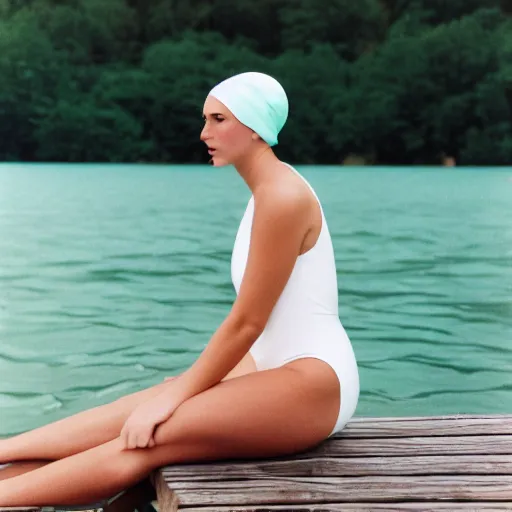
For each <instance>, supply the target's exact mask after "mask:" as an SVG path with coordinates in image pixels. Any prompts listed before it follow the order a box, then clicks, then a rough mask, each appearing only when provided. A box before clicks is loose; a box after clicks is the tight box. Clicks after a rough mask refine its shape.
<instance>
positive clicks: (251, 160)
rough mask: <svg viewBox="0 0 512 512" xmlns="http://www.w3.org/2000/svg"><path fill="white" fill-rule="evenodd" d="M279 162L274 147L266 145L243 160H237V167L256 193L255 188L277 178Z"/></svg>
mask: <svg viewBox="0 0 512 512" xmlns="http://www.w3.org/2000/svg"><path fill="white" fill-rule="evenodd" d="M279 163H280V160H279V159H278V158H277V157H276V155H275V154H274V152H273V151H272V148H271V147H270V146H265V147H262V148H258V149H257V150H256V151H254V152H253V153H251V154H249V155H247V156H246V157H245V159H244V160H243V161H240V162H237V163H236V164H235V168H236V170H237V171H238V174H240V176H241V177H242V178H243V180H244V181H245V182H246V183H247V186H248V187H249V188H250V189H251V192H252V193H253V195H254V192H255V190H256V189H257V188H258V187H259V186H261V185H262V184H263V183H268V182H272V181H274V180H275V179H276V176H277V171H276V169H277V168H278V167H279Z"/></svg>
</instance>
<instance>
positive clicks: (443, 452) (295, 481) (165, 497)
mask: <svg viewBox="0 0 512 512" xmlns="http://www.w3.org/2000/svg"><path fill="white" fill-rule="evenodd" d="M151 479H152V481H153V483H154V485H155V488H156V496H157V499H158V505H156V507H157V509H158V511H159V512H174V511H178V510H179V511H184V512H185V511H186V512H213V511H216V512H217V511H218V512H228V511H229V512H256V511H258V512H263V511H274V510H276V511H277V510H279V511H282V512H285V511H290V512H291V511H301V512H308V511H314V512H327V511H340V512H341V511H343V512H349V511H351V512H361V511H368V512H372V511H376V512H383V511H419V510H422V511H436V512H437V511H444V512H448V511H450V512H451V511H465V512H469V511H474V512H480V511H485V512H489V511H504V510H511V511H512V415H489V416H468V415H456V416H438V417H417V418H353V419H352V420H351V421H350V422H349V424H348V425H347V426H346V427H345V429H344V431H343V432H342V433H341V434H338V435H336V436H333V437H332V438H330V439H328V440H326V441H324V442H323V443H321V444H320V445H319V446H317V447H316V448H314V449H313V450H310V451H307V452H304V453H301V454H298V455H294V456H290V457H280V458H273V459H265V460H244V461H224V462H211V463H206V464H179V465H173V466H166V467H163V468H160V469H159V470H158V471H156V472H155V473H154V474H153V475H152V478H151ZM140 486H143V487H140ZM140 486H139V487H140V489H139V499H138V503H135V501H133V500H131V499H130V498H128V499H125V500H124V502H123V503H121V502H120V501H119V502H118V504H117V505H116V504H115V501H118V500H114V501H113V502H112V503H111V504H110V505H108V506H105V507H104V506H95V507H91V506H84V507H81V508H80V507H72V508H65V507H58V510H79V509H80V510H84V509H93V508H94V509H96V510H99V509H103V510H104V512H130V511H133V510H134V509H137V510H138V512H148V511H149V510H151V509H150V501H149V500H150V499H152V498H151V492H153V491H152V490H151V491H149V490H148V487H147V482H143V483H142V484H140ZM141 489H142V492H141ZM132 491H133V490H132ZM96 505H98V504H96ZM110 507H113V508H110ZM55 509H56V510H57V508H55ZM6 510H8V509H1V508H0V512H3V511H6ZM10 510H13V509H10ZM16 510H17V511H18V512H20V511H21V510H27V511H37V510H38V509H37V508H35V507H31V508H27V509H20V508H17V509H16ZM47 511H51V508H50V507H45V508H44V511H43V512H47Z"/></svg>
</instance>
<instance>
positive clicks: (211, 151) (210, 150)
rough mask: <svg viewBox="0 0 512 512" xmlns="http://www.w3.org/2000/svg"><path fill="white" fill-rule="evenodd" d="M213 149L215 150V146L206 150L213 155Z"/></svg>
mask: <svg viewBox="0 0 512 512" xmlns="http://www.w3.org/2000/svg"><path fill="white" fill-rule="evenodd" d="M215 151H216V149H215V148H210V149H209V150H208V153H209V154H210V155H213V154H214V153H215Z"/></svg>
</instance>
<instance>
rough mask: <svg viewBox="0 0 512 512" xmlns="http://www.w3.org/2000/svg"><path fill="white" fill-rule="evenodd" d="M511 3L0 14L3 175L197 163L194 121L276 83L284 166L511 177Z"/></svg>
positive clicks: (389, 1)
mask: <svg viewBox="0 0 512 512" xmlns="http://www.w3.org/2000/svg"><path fill="white" fill-rule="evenodd" d="M511 12H512V0H501V1H500V0H450V1H449V2H447V1H446V0H357V1H354V0H258V2H254V1H253V0H0V159H1V160H2V161H29V162H30V161H65V162H169V163H199V162H202V163H205V162H207V160H208V157H207V154H206V153H205V149H204V145H203V144H202V143H201V142H200V141H199V133H200V131H201V128H202V123H203V121H202V107H203V103H204V99H205V97H206V95H207V93H208V91H209V90H210V89H211V88H212V87H213V86H214V85H215V84H216V83H217V82H219V81H220V80H223V79H224V78H227V77H228V76H230V75H233V74H235V73H240V72H243V71H261V72H264V73H269V74H271V75H272V76H274V77H275V78H277V79H278V80H279V81H280V82H281V83H282V84H283V86H284V88H285V89H286V91H287V93H288V96H289V100H290V116H289V119H288V122H287V124H286V125H285V128H284V129H283V131H282V132H281V135H280V144H279V145H278V146H277V147H276V152H277V153H278V155H279V156H280V157H281V158H284V159H286V160H288V161H293V162H295V163H305V164H312V163H315V164H337V163H342V162H344V161H345V162H346V161H350V159H351V158H355V159H361V160H362V161H366V162H369V163H376V164H390V165H398V164H409V165H414V164H438V163H440V162H441V161H442V159H443V158H444V157H446V156H451V157H454V158H455V160H456V161H457V163H460V164H463V165H505V164H509V163H510V162H511V161H512V116H511V113H512V111H511V107H512V89H511V81H512V21H511V17H510V13H511Z"/></svg>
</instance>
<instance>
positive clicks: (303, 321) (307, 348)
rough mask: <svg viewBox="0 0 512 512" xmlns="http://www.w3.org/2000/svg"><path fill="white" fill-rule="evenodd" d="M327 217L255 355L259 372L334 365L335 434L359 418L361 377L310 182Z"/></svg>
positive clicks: (244, 246) (244, 252)
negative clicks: (337, 395) (307, 362)
mask: <svg viewBox="0 0 512 512" xmlns="http://www.w3.org/2000/svg"><path fill="white" fill-rule="evenodd" d="M286 165H287V166H288V167H290V169H292V170H293V171H294V172H295V173H296V174H298V175H299V176H300V177H301V178H302V179H303V180H304V182H305V183H306V184H307V185H308V187H309V188H310V189H311V191H312V192H313V194H314V195H315V197H316V199H317V200H318V203H319V205H320V210H321V212H322V228H321V231H320V235H319V237H318V240H317V242H316V244H315V245H314V246H313V247H312V248H311V249H310V250H308V251H307V252H306V253H304V254H302V255H300V256H298V258H297V260H296V262H295V266H294V268H293V271H292V273H291V276H290V278H289V280H288V282H287V283H286V286H285V288H284V290H283V291H282V293H281V295H280V297H279V299H278V301H277V303H276V305H275V306H274V309H273V310H272V313H271V314H270V317H269V319H268V321H267V324H266V326H265V328H264V330H263V332H262V333H261V335H260V336H259V337H258V339H257V340H256V341H255V342H254V344H253V345H252V347H251V349H250V351H249V352H250V354H251V355H252V357H253V358H254V361H255V363H256V368H257V370H267V369H270V368H277V367H279V366H282V365H284V364H286V363H289V362H290V361H294V360H296V359H301V358H304V357H314V358H317V359H321V360H322V361H325V362H326V363H327V364H329V365H330V366H331V367H332V368H333V370H334V371H335V372H336V375H337V376H338V379H339V382H340V391H341V405H340V411H339V414H338V419H337V421H336V424H335V426H334V428H333V430H332V432H331V433H330V434H329V437H330V436H332V435H333V434H335V433H337V432H340V431H341V430H342V429H343V427H344V426H345V424H346V423H347V422H348V421H349V420H350V418H351V417H352V415H353V414H354V412H355V410H356V406H357V401H358V399H359V373H358V369H357V363H356V358H355V355H354V351H353V349H352V345H351V343H350V340H349V338H348V336H347V333H346V332H345V329H344V328H343V325H342V324H341V321H340V319H339V316H338V283H337V278H336V263H335V258H334V250H333V245H332V240H331V235H330V233H329V228H328V227H327V222H326V220H325V216H324V211H323V209H322V205H321V204H320V200H319V199H318V196H317V195H316V193H315V191H314V189H313V187H311V185H310V184H309V182H308V181H307V180H306V179H305V178H304V177H303V176H302V175H301V174H300V173H299V172H298V171H297V170H296V169H294V168H293V167H292V166H291V165H289V164H286ZM253 215H254V196H251V198H250V199H249V203H248V204H247V208H246V210H245V213H244V215H243V217H242V220H241V222H240V226H239V228H238V232H237V235H236V239H235V243H234V247H233V253H232V258H231V278H232V281H233V285H234V287H235V290H236V293H237V294H238V292H239V290H240V285H241V283H242V278H243V275H244V271H245V266H246V264H247V258H248V255H249V243H250V237H251V227H252V219H253Z"/></svg>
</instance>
